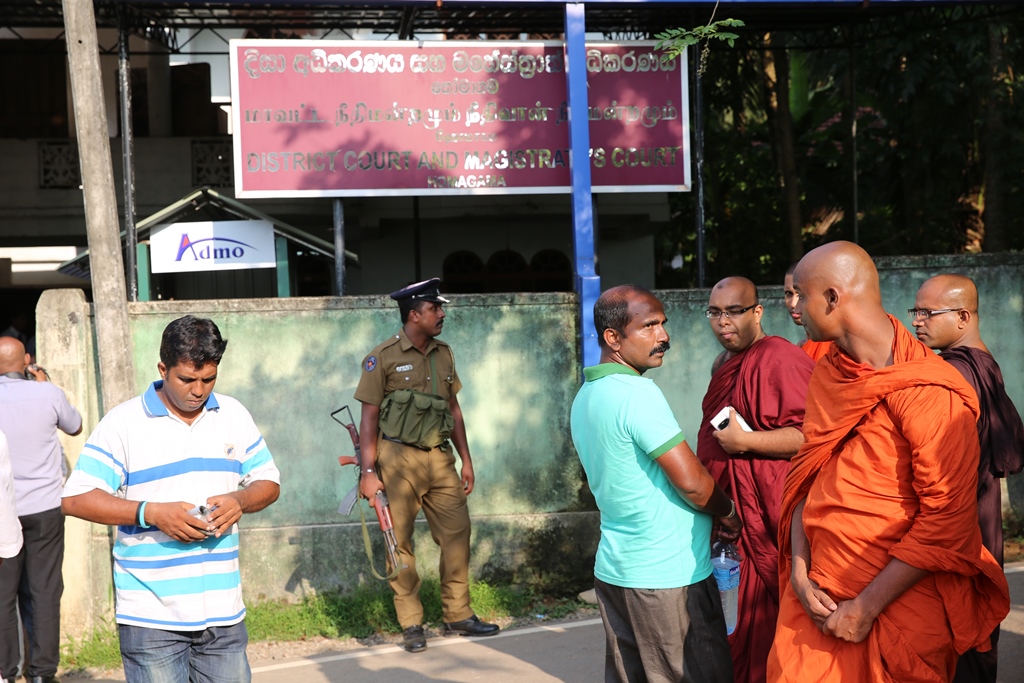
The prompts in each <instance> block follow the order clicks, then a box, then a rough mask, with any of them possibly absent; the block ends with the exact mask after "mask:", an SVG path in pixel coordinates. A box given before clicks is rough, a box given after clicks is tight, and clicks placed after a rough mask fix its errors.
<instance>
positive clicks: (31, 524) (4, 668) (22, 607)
mask: <svg viewBox="0 0 1024 683" xmlns="http://www.w3.org/2000/svg"><path fill="white" fill-rule="evenodd" d="M18 519H20V520H21V530H22V535H23V536H24V538H25V545H24V547H23V548H22V549H21V552H20V553H18V555H17V556H16V557H12V558H10V559H8V560H4V563H3V565H0V672H2V674H3V677H4V678H15V677H17V676H18V675H26V676H54V675H56V673H57V664H58V663H59V662H60V598H61V595H62V594H63V593H64V577H63V575H62V574H61V564H63V562H64V514H63V513H62V512H61V511H60V508H54V509H52V510H46V511H45V512H39V513H36V514H34V515H24V516H22V517H19V518H18ZM19 611H20V612H21V619H22V620H23V621H24V622H25V630H26V631H28V652H29V656H28V660H29V665H28V670H27V671H20V670H19V663H20V662H21V652H20V649H21V648H20V647H19V641H18V630H19V628H20V625H19V624H18V612H19Z"/></svg>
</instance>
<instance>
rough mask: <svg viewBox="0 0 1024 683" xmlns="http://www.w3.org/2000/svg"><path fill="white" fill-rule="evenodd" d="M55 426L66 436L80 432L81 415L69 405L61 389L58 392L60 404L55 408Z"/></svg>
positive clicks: (76, 434)
mask: <svg viewBox="0 0 1024 683" xmlns="http://www.w3.org/2000/svg"><path fill="white" fill-rule="evenodd" d="M57 427H58V428H59V429H60V430H61V431H62V432H64V433H65V434H67V435H68V436H78V435H79V434H81V433H82V415H81V414H80V413H79V412H78V410H76V409H75V407H74V406H73V405H71V402H70V401H68V397H67V394H65V393H64V392H63V391H61V392H60V405H59V406H58V408H57Z"/></svg>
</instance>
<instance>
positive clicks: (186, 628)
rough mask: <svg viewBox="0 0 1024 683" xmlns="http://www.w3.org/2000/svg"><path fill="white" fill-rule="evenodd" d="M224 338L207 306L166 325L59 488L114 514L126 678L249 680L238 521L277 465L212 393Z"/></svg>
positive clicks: (237, 408)
mask: <svg viewBox="0 0 1024 683" xmlns="http://www.w3.org/2000/svg"><path fill="white" fill-rule="evenodd" d="M226 346H227V341H226V340H225V339H223V338H222V337H221V334H220V330H218V329H217V326H216V325H215V324H214V323H213V321H212V320H205V319H199V318H195V317H193V316H186V317H184V318H179V319H178V320H175V321H174V322H172V323H171V324H170V325H168V326H167V328H166V329H165V330H164V333H163V339H162V341H161V343H160V362H159V363H157V369H158V370H159V372H160V377H161V379H160V380H159V381H156V382H154V383H153V384H152V385H151V386H150V387H149V389H148V390H147V391H146V393H145V394H143V395H142V396H139V397H136V398H134V399H131V400H130V401H126V402H125V403H122V404H121V405H119V406H117V407H116V408H114V409H112V410H111V411H110V412H108V413H107V415H106V416H105V417H104V418H103V419H102V420H101V421H100V423H99V425H97V427H96V429H95V431H93V433H92V434H91V435H90V436H89V439H88V441H87V443H86V445H85V448H84V449H83V451H82V454H81V455H80V456H79V458H78V464H77V465H76V466H75V469H74V471H73V472H72V473H71V476H70V478H69V479H68V482H67V484H66V486H65V488H64V498H63V505H62V507H63V510H64V513H65V514H67V515H71V516H74V517H81V518H82V519H86V520H89V521H91V522H96V523H97V524H111V525H117V538H116V541H115V543H114V550H113V552H114V589H115V596H116V601H117V602H116V619H117V624H118V632H119V635H120V639H121V657H122V660H123V662H124V672H125V678H126V679H127V681H128V682H129V683H173V682H178V681H180V682H181V683H185V682H186V681H189V680H191V681H197V682H200V683H248V682H249V681H250V680H251V674H250V671H249V663H248V660H247V659H246V655H245V647H246V644H247V642H248V635H247V633H246V629H245V623H244V621H243V620H244V619H245V605H243V604H242V586H241V577H240V574H239V568H238V525H237V522H238V520H239V519H240V518H241V517H242V514H243V513H251V512H256V511H258V510H262V509H263V508H265V507H267V506H268V505H270V504H271V503H273V502H274V501H275V500H277V497H278V495H279V493H280V473H279V472H278V470H277V467H276V466H275V465H274V459H273V458H272V457H271V455H270V450H269V449H268V448H267V445H266V443H265V442H264V441H263V437H262V436H261V435H260V432H259V429H258V428H257V427H256V424H255V423H254V422H253V419H252V417H251V416H250V415H249V412H248V411H247V410H246V409H245V408H244V407H243V406H242V404H240V403H239V402H238V401H236V400H235V399H233V398H230V397H228V396H224V395H221V394H214V393H213V387H214V384H215V383H216V382H217V370H218V366H219V364H220V361H221V358H222V356H223V354H224V348H225V347H226ZM203 513H205V514H203Z"/></svg>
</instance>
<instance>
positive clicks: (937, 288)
mask: <svg viewBox="0 0 1024 683" xmlns="http://www.w3.org/2000/svg"><path fill="white" fill-rule="evenodd" d="M922 292H926V293H927V294H928V295H929V296H931V295H934V296H935V297H938V298H939V299H940V300H941V305H940V306H938V307H937V308H963V309H966V310H968V311H970V312H971V313H974V314H975V315H977V314H978V287H977V285H975V284H974V280H972V279H971V278H969V277H966V276H964V275H956V274H953V273H946V274H943V275H936V276H935V277H933V278H929V279H927V280H925V281H924V284H922V285H921V288H920V289H919V290H918V293H919V294H920V293H922Z"/></svg>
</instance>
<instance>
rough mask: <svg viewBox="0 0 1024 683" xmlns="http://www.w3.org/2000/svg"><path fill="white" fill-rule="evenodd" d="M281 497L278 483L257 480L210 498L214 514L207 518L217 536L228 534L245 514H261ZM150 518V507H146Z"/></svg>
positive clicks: (207, 500) (209, 503)
mask: <svg viewBox="0 0 1024 683" xmlns="http://www.w3.org/2000/svg"><path fill="white" fill-rule="evenodd" d="M280 495H281V486H280V484H278V483H277V482H274V481H267V480H266V479H257V480H256V481H254V482H252V483H250V484H249V485H248V486H246V487H245V488H244V489H239V490H238V491H232V492H231V493H225V494H222V495H219V496H210V497H209V498H207V499H206V504H207V506H209V507H210V508H211V509H213V508H215V509H213V512H211V513H210V514H209V515H208V516H207V517H208V518H209V520H210V524H212V525H213V526H215V527H216V528H217V531H216V532H215V534H214V535H215V536H217V537H218V538H220V535H221V534H223V533H226V532H227V530H228V529H230V528H231V525H232V524H234V523H235V522H237V521H238V520H240V519H241V518H242V514H243V513H250V512H259V511H260V510H262V509H263V508H265V507H267V506H268V505H270V504H271V503H273V502H274V501H275V500H277V498H278V496H280ZM146 513H147V516H148V513H149V507H148V506H147V507H146Z"/></svg>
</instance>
